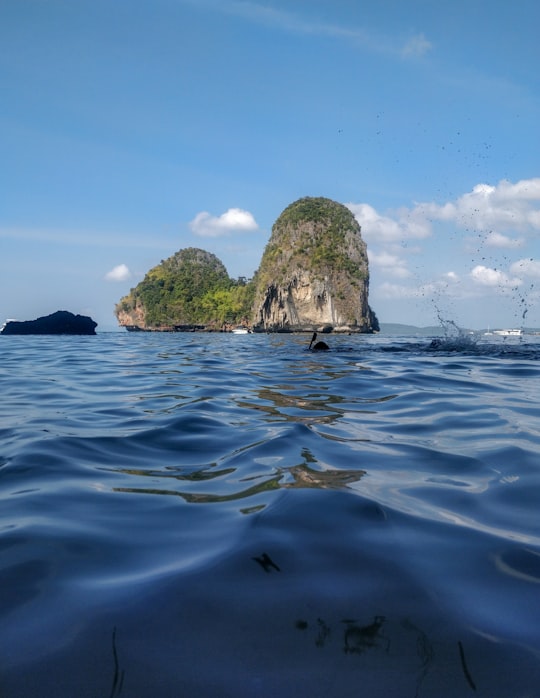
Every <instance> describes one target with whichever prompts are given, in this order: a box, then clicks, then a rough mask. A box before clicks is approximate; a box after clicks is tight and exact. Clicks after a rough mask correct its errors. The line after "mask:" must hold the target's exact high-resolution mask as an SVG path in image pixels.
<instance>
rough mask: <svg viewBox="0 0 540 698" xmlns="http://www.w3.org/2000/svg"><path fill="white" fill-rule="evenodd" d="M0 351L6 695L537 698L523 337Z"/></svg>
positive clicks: (9, 341)
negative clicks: (320, 348) (314, 347)
mask: <svg viewBox="0 0 540 698" xmlns="http://www.w3.org/2000/svg"><path fill="white" fill-rule="evenodd" d="M309 339H310V337H309V336H307V335H287V334H250V335H234V334H219V333H216V334H206V333H170V334H169V333H145V332H140V333H121V332H103V333H99V334H97V335H96V336H92V337H61V336H60V337H58V336H56V337H55V336H48V337H44V336H41V337H39V336H25V337H21V336H3V337H2V336H0V395H1V402H0V435H1V440H0V444H1V447H0V697H1V698H186V697H187V698H191V697H196V698H205V697H212V698H213V697H216V698H228V697H231V698H232V697H234V698H252V697H253V698H255V697H263V698H270V697H272V698H275V697H279V698H289V697H293V696H294V697H298V696H302V697H303V696H306V697H309V698H311V697H318V696H320V697H324V698H329V697H330V698H332V697H334V696H335V697H338V698H348V697H351V698H352V697H354V698H359V697H360V698H377V697H381V698H393V697H395V698H428V697H433V698H435V697H436V698H445V697H452V698H455V697H456V696H457V697H461V696H464V697H467V696H485V697H486V698H498V697H504V698H526V697H528V698H530V697H538V696H540V406H539V395H540V337H538V336H533V335H523V336H522V337H508V338H501V337H497V336H494V335H490V336H487V335H478V336H474V335H457V336H452V337H446V338H445V337H442V339H439V340H437V341H435V342H432V341H431V340H430V338H429V337H427V338H426V337H411V336H407V337H405V336H399V335H384V334H379V335H350V336H349V335H335V334H330V335H327V336H325V341H326V342H327V343H328V344H329V346H330V349H329V351H326V352H311V351H309V350H308V343H309Z"/></svg>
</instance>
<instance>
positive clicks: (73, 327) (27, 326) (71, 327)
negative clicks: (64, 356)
mask: <svg viewBox="0 0 540 698" xmlns="http://www.w3.org/2000/svg"><path fill="white" fill-rule="evenodd" d="M96 327H97V322H94V320H92V318H91V317H88V316H87V315H74V314H73V313H70V312H68V311H67V310H57V311H56V313H52V314H51V315H45V316H44V317H39V318H37V319H36V320H25V321H19V320H9V321H8V322H7V323H6V325H5V327H4V328H3V329H2V334H96Z"/></svg>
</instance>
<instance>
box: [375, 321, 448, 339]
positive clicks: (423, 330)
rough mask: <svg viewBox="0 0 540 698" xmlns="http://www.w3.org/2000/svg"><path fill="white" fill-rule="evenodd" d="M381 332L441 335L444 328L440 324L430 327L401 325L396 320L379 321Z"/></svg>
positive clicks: (426, 335)
mask: <svg viewBox="0 0 540 698" xmlns="http://www.w3.org/2000/svg"><path fill="white" fill-rule="evenodd" d="M380 328H381V334H392V335H396V334H397V335H404V336H409V335H410V336H416V337H442V336H444V328H442V327H441V326H440V325H432V326H430V327H415V326H414V325H402V324H400V323H398V322H381V323H380Z"/></svg>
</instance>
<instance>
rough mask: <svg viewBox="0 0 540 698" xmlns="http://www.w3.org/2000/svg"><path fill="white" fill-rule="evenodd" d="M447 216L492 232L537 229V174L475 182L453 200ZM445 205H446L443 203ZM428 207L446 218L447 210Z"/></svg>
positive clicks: (539, 226)
mask: <svg viewBox="0 0 540 698" xmlns="http://www.w3.org/2000/svg"><path fill="white" fill-rule="evenodd" d="M452 205H453V209H451V212H452V214H451V215H450V219H451V220H454V221H455V222H456V223H457V224H458V225H459V226H460V227H462V228H476V229H477V230H489V231H492V233H503V232H506V233H508V232H514V231H518V230H519V231H520V232H523V233H527V232H529V233H533V234H534V233H538V232H540V177H539V178H534V179H524V180H521V181H519V182H516V183H515V184H512V183H511V182H508V181H507V180H501V181H500V182H499V183H498V184H497V185H496V186H492V185H489V184H477V185H476V186H475V187H473V189H472V191H470V192H467V193H466V194H463V196H460V197H459V198H458V199H457V200H456V201H455V202H453V204H452ZM446 206H447V205H446ZM444 208H445V207H434V208H432V215H433V216H434V217H436V218H440V219H441V220H444V219H445V218H446V220H448V216H447V215H446V216H445V215H444V213H446V214H448V212H449V210H448V209H446V211H445V212H444V213H443V209H444Z"/></svg>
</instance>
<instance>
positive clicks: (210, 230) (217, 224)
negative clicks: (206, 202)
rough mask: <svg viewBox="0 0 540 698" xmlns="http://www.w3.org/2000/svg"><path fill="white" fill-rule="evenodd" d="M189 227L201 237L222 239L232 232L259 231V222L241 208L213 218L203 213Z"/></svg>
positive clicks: (229, 210)
mask: <svg viewBox="0 0 540 698" xmlns="http://www.w3.org/2000/svg"><path fill="white" fill-rule="evenodd" d="M189 227H190V229H191V231H192V232H193V233H194V234H195V235H199V236H200V237H221V236H223V235H229V234H230V233H232V232H249V231H255V230H258V229H259V226H258V225H257V221H256V220H255V218H254V217H253V215H252V214H251V213H250V212H249V211H245V210H244V209H241V208H229V209H228V210H227V211H225V213H222V214H221V216H212V215H211V214H210V213H208V212H207V211H201V213H198V214H197V215H196V216H195V218H194V219H193V220H192V221H191V222H190V224H189Z"/></svg>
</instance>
